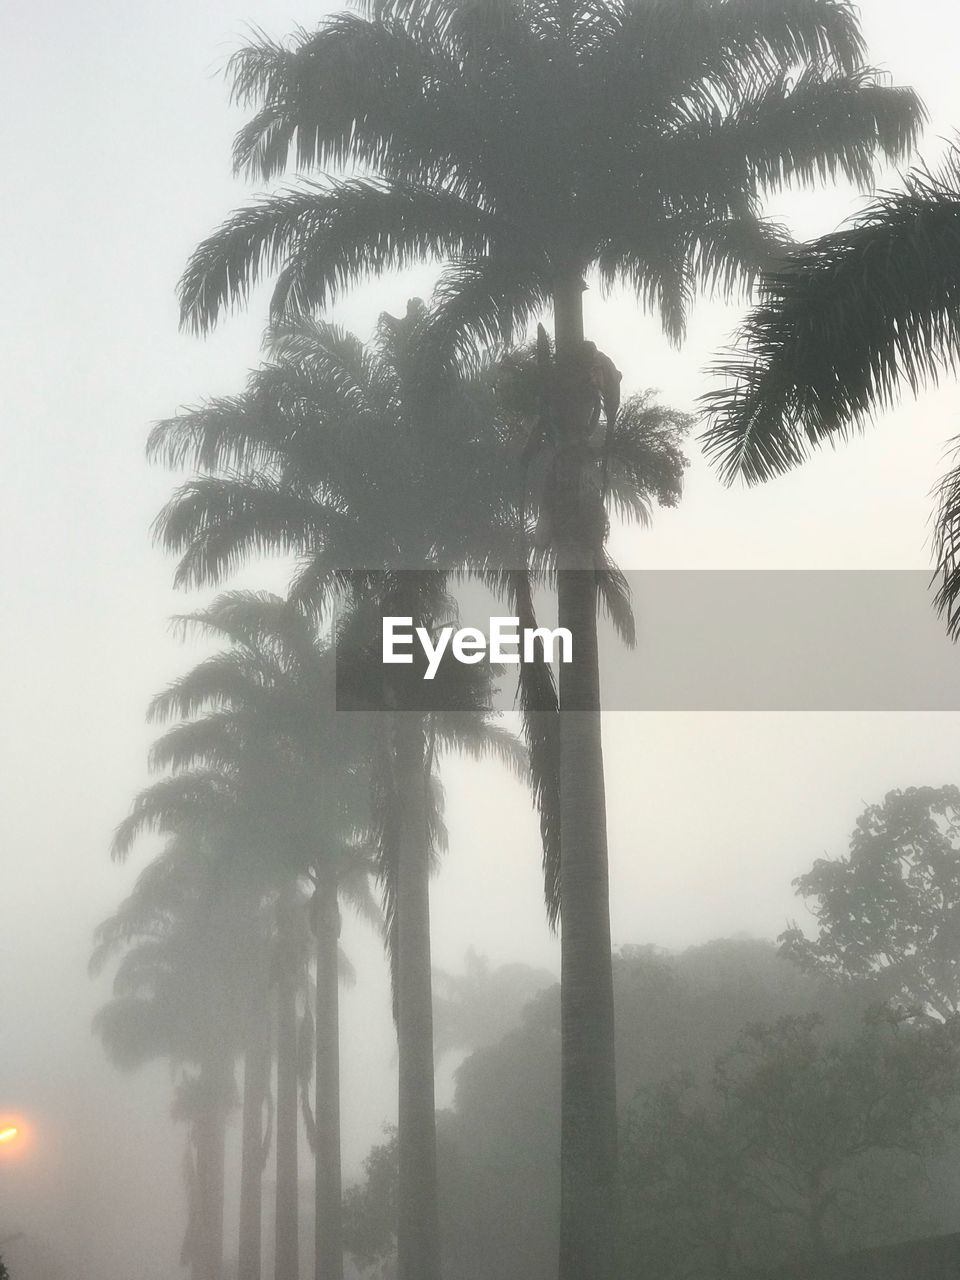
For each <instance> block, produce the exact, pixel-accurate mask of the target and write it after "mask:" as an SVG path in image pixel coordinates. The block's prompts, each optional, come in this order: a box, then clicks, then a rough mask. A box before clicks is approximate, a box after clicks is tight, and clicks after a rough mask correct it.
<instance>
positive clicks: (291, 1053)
mask: <svg viewBox="0 0 960 1280" xmlns="http://www.w3.org/2000/svg"><path fill="white" fill-rule="evenodd" d="M293 916H294V903H293V900H292V893H285V895H284V898H283V900H282V901H281V903H280V905H279V908H278V922H277V923H278V941H279V955H278V964H277V1209H276V1257H275V1276H276V1280H299V1275H300V1248H299V1229H300V1227H299V1199H300V1173H299V1165H298V1155H297V1131H298V1125H299V1112H298V1105H297V1104H298V1084H299V1081H298V1076H297V1056H298V1055H297V980H296V954H295V947H296V944H295V939H294V936H293V933H294V919H293Z"/></svg>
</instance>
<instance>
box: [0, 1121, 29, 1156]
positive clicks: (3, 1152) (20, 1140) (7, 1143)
mask: <svg viewBox="0 0 960 1280" xmlns="http://www.w3.org/2000/svg"><path fill="white" fill-rule="evenodd" d="M29 1136H30V1135H29V1133H28V1132H27V1125H26V1124H25V1123H24V1120H23V1117H22V1116H19V1115H16V1114H14V1115H11V1114H10V1112H9V1111H8V1112H7V1114H6V1115H3V1114H2V1113H0V1161H7V1160H19V1159H20V1157H21V1156H23V1155H25V1154H26V1150H27V1148H28V1146H29V1145H30V1143H29V1142H28V1138H29Z"/></svg>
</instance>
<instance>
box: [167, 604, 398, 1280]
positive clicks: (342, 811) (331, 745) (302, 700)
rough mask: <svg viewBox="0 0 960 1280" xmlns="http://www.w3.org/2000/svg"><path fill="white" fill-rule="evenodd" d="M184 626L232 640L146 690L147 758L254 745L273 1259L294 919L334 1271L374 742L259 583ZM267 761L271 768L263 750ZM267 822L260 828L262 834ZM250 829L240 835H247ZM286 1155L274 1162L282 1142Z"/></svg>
mask: <svg viewBox="0 0 960 1280" xmlns="http://www.w3.org/2000/svg"><path fill="white" fill-rule="evenodd" d="M180 622H181V624H182V625H183V626H187V627H190V628H193V629H196V630H198V631H200V632H201V633H202V634H203V635H204V636H206V637H208V638H213V639H215V640H218V641H220V642H224V641H226V642H227V644H228V647H227V648H226V649H223V650H221V651H219V652H217V653H214V654H213V655H212V656H210V657H208V658H207V659H205V660H204V661H203V662H201V663H200V664H199V665H198V666H197V667H195V668H194V669H193V670H191V671H189V672H188V673H186V674H185V675H184V676H182V677H181V678H180V679H178V680H176V681H174V682H173V683H172V684H171V685H170V686H168V688H167V689H166V690H164V692H163V693H162V694H160V695H159V696H158V697H157V698H155V699H154V701H153V703H152V704H151V708H150V715H151V718H153V719H155V720H171V719H179V720H180V721H181V723H180V724H179V725H176V726H175V727H174V728H173V729H171V730H170V731H169V732H168V733H167V734H166V735H165V737H164V738H162V739H161V740H160V742H159V743H158V744H157V745H156V747H155V748H154V751H153V761H154V763H155V764H163V765H167V766H170V765H173V766H175V767H177V768H180V769H183V768H195V767H197V766H198V765H204V764H206V765H208V766H209V765H215V764H217V763H220V762H222V761H223V760H224V758H228V757H229V754H230V752H231V750H235V749H236V745H237V744H238V743H244V744H245V745H246V750H247V752H248V753H249V752H250V751H253V752H255V754H256V758H257V762H258V764H257V769H256V773H255V775H254V777H255V785H254V788H253V790H251V785H250V781H249V779H248V782H247V785H246V788H245V796H244V809H245V811H246V812H247V813H249V814H251V815H253V831H254V832H255V833H256V839H257V840H258V841H259V842H261V843H263V844H264V846H266V844H267V842H269V857H270V859H271V861H272V863H273V864H274V866H275V867H276V869H277V870H278V871H279V872H280V874H281V875H282V876H283V882H284V887H283V888H282V890H281V894H280V897H279V899H278V917H277V921H278V940H279V949H278V952H277V958H276V965H277V968H276V974H277V982H278V1000H279V1004H278V1010H279V1015H280V1025H279V1029H278V1034H279V1038H280V1042H281V1043H282V1044H283V1045H285V1046H289V1051H287V1052H284V1053H283V1054H282V1055H281V1058H282V1072H281V1073H280V1074H281V1076H282V1078H278V1100H277V1103H278V1105H277V1141H278V1165H281V1164H282V1170H283V1175H282V1178H281V1177H280V1176H278V1188H277V1194H278V1206H279V1210H280V1215H281V1219H282V1221H280V1222H278V1228H277V1243H278V1248H279V1249H281V1250H282V1251H284V1254H283V1256H282V1257H281V1258H280V1259H279V1264H278V1269H279V1270H280V1271H282V1272H284V1273H286V1272H287V1271H291V1273H292V1274H295V1273H296V1265H295V1264H296V1260H295V1257H294V1253H293V1250H294V1248H295V1242H296V1236H297V1224H296V1217H295V1215H296V1210H297V1199H298V1197H297V1160H296V1144H297V1124H298V1122H297V1089H298V1075H297V1061H298V1059H297V1053H296V1051H295V1048H294V1046H295V1045H296V1041H297V1034H298V1033H297V1026H298V1015H297V990H298V978H297V975H298V974H299V973H300V972H301V971H302V968H303V960H302V948H303V945H304V931H303V928H302V924H303V922H304V921H305V920H306V919H307V917H308V916H309V919H310V920H311V922H312V929H313V933H314V936H315V961H316V981H315V1006H314V1012H313V1026H314V1030H315V1044H314V1047H313V1060H314V1063H315V1071H316V1077H315V1097H314V1112H313V1123H312V1129H313V1135H314V1152H315V1178H316V1222H315V1235H316V1240H315V1270H316V1273H317V1275H318V1276H322V1277H323V1280H330V1278H331V1277H332V1278H334V1280H336V1278H337V1277H339V1276H342V1270H343V1245H342V1231H341V1201H342V1181H341V1156H340V1078H339V1057H340V1033H339V1026H340V1019H339V992H338V975H339V971H340V958H339V933H340V912H339V903H340V901H341V900H342V901H345V902H346V903H348V904H349V905H350V906H351V907H352V908H353V909H354V910H355V911H356V912H357V913H358V914H359V915H361V916H362V917H364V918H366V919H367V920H368V921H370V922H371V923H374V924H379V922H380V918H381V917H380V913H379V911H378V909H377V907H376V904H375V902H374V900H373V897H372V894H371V891H370V877H371V875H372V874H373V872H374V870H375V867H374V863H373V859H372V857H371V853H370V848H369V841H368V840H367V839H366V829H368V828H369V826H370V820H369V818H368V817H367V810H368V805H369V794H368V793H369V782H368V771H369V759H368V757H369V752H370V749H371V747H370V741H369V734H368V731H367V728H366V726H365V725H364V723H363V722H362V721H361V720H360V719H359V718H356V717H354V718H351V717H348V716H339V717H338V716H335V715H334V714H333V703H334V698H333V666H332V661H333V654H332V652H331V651H330V650H329V649H327V648H325V647H324V646H323V645H321V644H320V643H319V641H318V637H317V633H316V629H315V627H314V625H313V624H312V622H311V621H310V619H309V618H308V616H307V615H306V614H305V612H304V611H303V610H302V609H299V608H297V607H295V606H292V605H291V604H289V603H288V602H287V601H285V600H284V599H282V598H281V597H279V596H274V595H270V594H268V593H253V592H230V593H227V594H225V595H222V596H220V597H219V598H218V599H217V600H215V601H214V602H213V604H212V605H211V606H210V607H208V608H207V609H203V610H201V611H199V612H196V613H193V614H189V615H186V616H185V617H184V618H182V619H181V620H180ZM266 755H269V756H270V758H271V763H270V766H269V768H268V767H267V765H266V760H265V756H266ZM261 830H262V832H263V834H262V835H261V834H260V831H261ZM250 834H251V832H250V828H249V827H248V830H247V834H246V837H245V838H246V839H248V840H249V839H250ZM300 876H304V877H308V878H309V880H310V881H311V882H312V885H313V889H312V894H311V904H310V909H309V912H308V913H306V914H305V913H304V912H303V911H301V910H300V905H301V904H300V896H301V894H300V890H299V888H298V884H297V881H298V878H299V877H300ZM281 1147H282V1149H283V1159H282V1161H281V1151H280V1149H281Z"/></svg>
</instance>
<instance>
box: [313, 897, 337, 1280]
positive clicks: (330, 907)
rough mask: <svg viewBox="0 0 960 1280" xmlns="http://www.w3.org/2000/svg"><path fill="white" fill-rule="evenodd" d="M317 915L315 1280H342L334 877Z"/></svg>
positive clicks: (320, 902) (321, 901)
mask: <svg viewBox="0 0 960 1280" xmlns="http://www.w3.org/2000/svg"><path fill="white" fill-rule="evenodd" d="M318 892H319V894H320V899H319V903H318V906H319V910H318V912H317V990H316V1018H315V1033H316V1054H315V1060H316V1077H315V1089H316V1093H315V1097H314V1115H315V1118H316V1126H317V1137H316V1172H315V1194H316V1221H315V1231H316V1238H315V1247H314V1274H315V1280H343V1223H342V1213H343V1210H342V1204H343V1184H342V1175H341V1165H340V984H339V973H338V950H339V938H340V910H339V907H338V905H337V882H336V877H335V876H332V875H328V876H326V877H323V876H321V879H320V884H319V888H318Z"/></svg>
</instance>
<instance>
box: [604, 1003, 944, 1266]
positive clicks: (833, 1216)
mask: <svg viewBox="0 0 960 1280" xmlns="http://www.w3.org/2000/svg"><path fill="white" fill-rule="evenodd" d="M958 1068H960V1025H958V1024H957V1023H956V1022H952V1023H950V1024H944V1023H940V1022H936V1021H932V1020H928V1019H923V1018H921V1019H919V1020H918V1019H913V1018H908V1017H907V1016H906V1015H903V1014H902V1013H901V1014H898V1013H895V1012H891V1011H890V1010H888V1009H883V1008H880V1009H876V1010H874V1011H873V1012H872V1013H871V1014H869V1015H868V1016H867V1018H866V1019H865V1020H864V1021H863V1023H862V1024H861V1026H860V1029H859V1030H858V1031H856V1032H855V1034H853V1035H852V1036H847V1037H846V1038H844V1039H840V1040H830V1039H827V1038H826V1036H825V1035H824V1033H823V1025H822V1020H821V1019H819V1018H818V1017H817V1016H816V1015H808V1016H805V1017H787V1018H783V1019H780V1020H779V1021H777V1022H775V1023H758V1024H754V1025H752V1026H750V1027H748V1028H746V1029H745V1031H744V1032H743V1034H742V1035H741V1037H740V1040H739V1042H738V1044H737V1045H736V1046H735V1048H734V1049H733V1050H731V1051H730V1052H729V1053H727V1054H725V1055H723V1056H722V1057H721V1058H720V1059H719V1060H718V1063H717V1067H716V1072H715V1076H714V1080H713V1086H712V1090H711V1092H710V1094H709V1095H708V1096H707V1098H705V1099H701V1098H699V1097H698V1096H697V1094H696V1093H695V1091H694V1090H693V1089H692V1088H691V1086H690V1082H689V1081H680V1082H672V1083H670V1084H668V1085H665V1086H662V1087H661V1088H660V1089H659V1090H656V1091H654V1092H653V1093H652V1094H650V1095H648V1096H647V1097H646V1099H645V1101H644V1102H643V1103H641V1104H638V1106H637V1107H636V1108H635V1109H634V1111H633V1113H632V1115H631V1119H630V1123H629V1125H628V1128H627V1138H626V1141H625V1148H626V1153H625V1160H624V1177H625V1184H626V1188H627V1197H628V1203H632V1204H633V1205H634V1208H635V1213H634V1214H633V1215H631V1217H630V1225H629V1227H628V1237H629V1236H630V1235H631V1234H632V1241H631V1246H630V1247H628V1256H627V1261H628V1263H636V1262H639V1260H640V1259H641V1258H644V1259H648V1260H649V1259H651V1258H653V1259H656V1262H657V1273H658V1274H660V1275H664V1276H671V1275H676V1276H680V1275H686V1274H689V1273H690V1271H691V1270H693V1271H694V1272H695V1274H697V1275H698V1276H700V1275H702V1276H704V1277H718V1278H720V1277H734V1276H739V1275H742V1274H743V1273H744V1272H745V1271H749V1270H751V1269H757V1268H761V1269H762V1268H772V1267H774V1266H776V1265H780V1264H782V1263H784V1262H786V1261H787V1260H789V1259H791V1258H795V1257H797V1256H804V1255H806V1256H809V1257H816V1256H821V1255H823V1254H826V1253H828V1252H832V1251H835V1250H837V1249H839V1248H840V1247H852V1246H854V1245H863V1244H868V1243H878V1242H886V1241H887V1240H890V1239H891V1238H894V1239H895V1238H896V1237H897V1235H898V1234H899V1233H901V1232H903V1231H906V1230H909V1227H910V1223H911V1218H913V1227H914V1230H916V1215H917V1212H918V1194H917V1193H918V1189H920V1188H922V1184H923V1167H924V1162H925V1160H927V1159H928V1158H929V1157H931V1156H932V1155H933V1154H934V1153H935V1152H936V1151H937V1150H939V1149H940V1148H941V1146H942V1144H943V1140H944V1135H945V1132H946V1131H947V1130H948V1129H949V1128H950V1127H951V1126H952V1124H953V1118H952V1113H951V1104H952V1103H953V1102H954V1100H955V1098H956V1096H957V1093H958V1091H960V1078H958Z"/></svg>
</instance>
